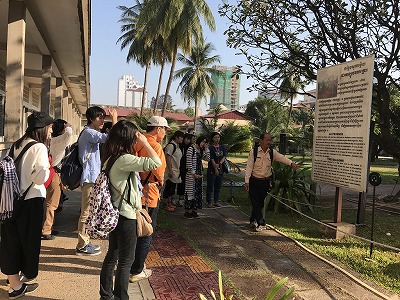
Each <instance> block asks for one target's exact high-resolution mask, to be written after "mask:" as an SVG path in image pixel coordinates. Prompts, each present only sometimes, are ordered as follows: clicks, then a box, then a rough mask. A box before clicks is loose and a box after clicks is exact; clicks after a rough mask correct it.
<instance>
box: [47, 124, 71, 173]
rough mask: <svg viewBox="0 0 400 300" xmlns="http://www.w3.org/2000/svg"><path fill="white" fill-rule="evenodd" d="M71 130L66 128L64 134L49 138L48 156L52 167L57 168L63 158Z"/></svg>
mask: <svg viewBox="0 0 400 300" xmlns="http://www.w3.org/2000/svg"><path fill="white" fill-rule="evenodd" d="M71 139H72V128H71V127H66V128H65V130H64V133H63V134H61V135H59V136H56V137H53V138H51V141H50V154H51V156H52V159H53V162H52V163H51V165H52V166H53V167H55V166H57V165H58V164H59V163H60V162H61V160H62V159H63V158H64V156H65V148H66V147H67V146H68V145H69V144H70V143H71Z"/></svg>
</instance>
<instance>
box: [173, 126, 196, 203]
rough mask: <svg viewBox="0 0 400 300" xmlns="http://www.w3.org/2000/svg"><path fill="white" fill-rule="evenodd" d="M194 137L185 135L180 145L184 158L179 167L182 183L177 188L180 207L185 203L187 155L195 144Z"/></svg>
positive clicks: (189, 134) (188, 134)
mask: <svg viewBox="0 0 400 300" xmlns="http://www.w3.org/2000/svg"><path fill="white" fill-rule="evenodd" d="M192 137H194V135H193V134H192V133H185V135H184V137H183V142H182V143H181V144H180V145H179V148H180V149H181V151H182V158H181V162H180V165H179V168H180V176H181V182H180V183H178V187H177V191H176V193H177V194H178V196H179V200H178V202H177V205H178V206H183V205H184V203H185V184H186V173H187V170H186V153H187V150H188V149H189V147H190V145H192V144H193V142H192Z"/></svg>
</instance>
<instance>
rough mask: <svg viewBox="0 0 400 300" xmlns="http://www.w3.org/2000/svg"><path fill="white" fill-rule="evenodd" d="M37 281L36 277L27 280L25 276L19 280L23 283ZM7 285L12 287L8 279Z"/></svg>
mask: <svg viewBox="0 0 400 300" xmlns="http://www.w3.org/2000/svg"><path fill="white" fill-rule="evenodd" d="M34 280H36V277H34V278H26V277H25V275H23V274H22V275H21V278H20V279H19V281H21V283H27V282H31V281H34ZM6 284H7V285H10V281H9V280H8V278H7V279H6Z"/></svg>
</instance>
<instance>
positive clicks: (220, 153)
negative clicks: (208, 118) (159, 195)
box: [162, 130, 227, 218]
mask: <svg viewBox="0 0 400 300" xmlns="http://www.w3.org/2000/svg"><path fill="white" fill-rule="evenodd" d="M210 138H211V145H209V142H208V138H207V136H205V135H201V136H199V137H197V138H196V137H195V136H194V135H193V134H191V133H186V134H184V133H183V132H182V131H179V130H178V131H176V132H174V134H173V135H172V137H171V139H170V141H169V142H168V144H167V145H166V147H165V148H164V152H165V157H166V163H167V168H166V171H165V174H166V183H165V188H164V192H163V203H162V205H163V207H164V209H166V210H167V211H174V210H175V209H176V207H177V206H184V208H185V213H184V216H185V217H186V218H197V217H198V214H197V209H202V208H203V161H207V162H208V168H207V190H206V201H207V207H209V208H213V207H219V206H220V204H219V194H220V190H221V185H222V179H223V173H224V172H223V168H222V164H223V163H224V161H225V159H226V156H227V149H226V147H225V146H223V145H220V139H221V135H220V133H218V132H213V133H212V134H211V136H210ZM175 191H176V193H177V195H178V199H174V198H173V197H174V195H175ZM213 192H214V197H213V199H212V194H213ZM212 200H214V201H212Z"/></svg>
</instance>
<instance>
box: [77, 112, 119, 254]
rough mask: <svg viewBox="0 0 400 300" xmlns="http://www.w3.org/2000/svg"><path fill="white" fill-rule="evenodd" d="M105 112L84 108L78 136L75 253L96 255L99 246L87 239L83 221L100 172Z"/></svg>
mask: <svg viewBox="0 0 400 300" xmlns="http://www.w3.org/2000/svg"><path fill="white" fill-rule="evenodd" d="M109 113H110V115H111V118H112V123H113V124H115V123H117V117H118V114H117V111H116V110H115V109H110V110H109ZM105 116H106V112H105V111H104V109H102V108H101V107H99V106H92V107H89V108H88V109H87V110H86V119H87V122H88V123H87V125H86V126H85V128H84V129H83V130H82V132H81V135H80V137H79V138H78V149H79V160H80V162H81V164H82V166H83V172H82V176H81V192H82V203H81V214H80V216H79V220H78V243H77V245H76V254H77V255H98V254H100V253H101V251H100V247H99V246H96V245H93V244H92V243H91V242H90V241H89V236H88V235H87V233H86V228H85V222H86V219H87V218H88V216H89V196H90V191H91V190H92V187H93V184H94V182H95V181H96V178H97V176H98V175H99V174H100V169H101V161H100V145H101V144H103V143H105V141H106V139H107V134H106V133H101V132H100V130H101V129H102V128H103V125H104V118H105Z"/></svg>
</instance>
